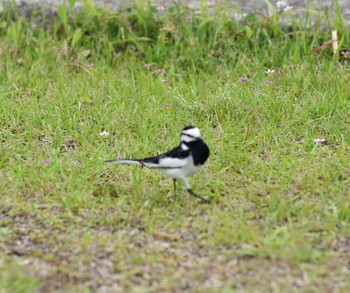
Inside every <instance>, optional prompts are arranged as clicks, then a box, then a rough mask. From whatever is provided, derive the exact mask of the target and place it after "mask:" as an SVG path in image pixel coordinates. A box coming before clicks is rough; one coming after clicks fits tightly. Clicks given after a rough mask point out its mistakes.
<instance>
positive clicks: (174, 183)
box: [173, 179, 176, 198]
mask: <svg viewBox="0 0 350 293" xmlns="http://www.w3.org/2000/svg"><path fill="white" fill-rule="evenodd" d="M173 180H174V197H175V198H176V179H173Z"/></svg>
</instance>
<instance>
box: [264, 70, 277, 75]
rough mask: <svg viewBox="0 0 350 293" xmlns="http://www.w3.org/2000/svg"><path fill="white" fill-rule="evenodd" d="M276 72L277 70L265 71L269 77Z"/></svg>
mask: <svg viewBox="0 0 350 293" xmlns="http://www.w3.org/2000/svg"><path fill="white" fill-rule="evenodd" d="M274 72H275V69H267V70H266V71H265V73H266V74H267V75H271V74H272V73H274Z"/></svg>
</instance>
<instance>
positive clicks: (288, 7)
mask: <svg viewBox="0 0 350 293" xmlns="http://www.w3.org/2000/svg"><path fill="white" fill-rule="evenodd" d="M292 8H293V7H292V6H289V5H287V6H286V7H284V8H283V11H288V10H291V9H292Z"/></svg>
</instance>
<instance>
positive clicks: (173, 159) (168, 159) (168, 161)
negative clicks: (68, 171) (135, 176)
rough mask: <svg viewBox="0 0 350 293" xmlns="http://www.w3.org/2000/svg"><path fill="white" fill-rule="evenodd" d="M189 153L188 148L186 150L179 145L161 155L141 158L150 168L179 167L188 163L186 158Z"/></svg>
mask: <svg viewBox="0 0 350 293" xmlns="http://www.w3.org/2000/svg"><path fill="white" fill-rule="evenodd" d="M189 154H190V153H189V151H188V150H184V149H182V148H181V147H180V146H178V147H176V148H174V149H172V150H171V151H169V152H167V153H164V154H161V155H159V156H156V157H150V158H145V159H143V160H141V164H142V165H145V166H146V167H148V168H156V169H177V168H181V167H183V166H185V165H186V164H187V162H186V158H187V157H188V156H189Z"/></svg>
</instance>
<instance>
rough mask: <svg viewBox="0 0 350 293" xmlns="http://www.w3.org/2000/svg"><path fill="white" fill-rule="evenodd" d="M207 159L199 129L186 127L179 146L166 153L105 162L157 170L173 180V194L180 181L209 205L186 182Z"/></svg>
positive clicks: (207, 201) (208, 201) (207, 151)
mask: <svg viewBox="0 0 350 293" xmlns="http://www.w3.org/2000/svg"><path fill="white" fill-rule="evenodd" d="M208 157H209V147H208V146H207V145H206V144H205V142H204V141H203V139H202V137H201V133H200V131H199V129H198V128H197V127H194V126H186V127H185V128H184V129H182V131H181V139H180V145H179V146H178V147H176V148H174V149H172V150H171V151H169V152H167V153H164V154H161V155H159V156H155V157H149V158H144V159H130V160H127V159H122V160H119V159H116V160H108V161H106V162H114V163H124V164H136V165H141V166H145V167H147V168H151V169H158V170H159V171H161V172H163V173H164V174H165V175H167V176H169V177H171V178H173V180H174V192H176V180H182V182H183V183H184V184H185V186H186V188H187V191H188V192H189V193H190V194H192V195H194V196H196V197H199V198H200V199H201V200H202V201H203V202H205V203H211V202H210V200H209V199H206V198H204V197H202V196H200V195H198V194H196V193H194V192H193V191H192V189H191V187H190V184H189V183H188V181H187V177H188V176H191V175H193V174H195V173H196V172H198V171H199V170H200V169H201V168H202V166H203V164H204V163H205V161H206V160H207V159H208Z"/></svg>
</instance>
